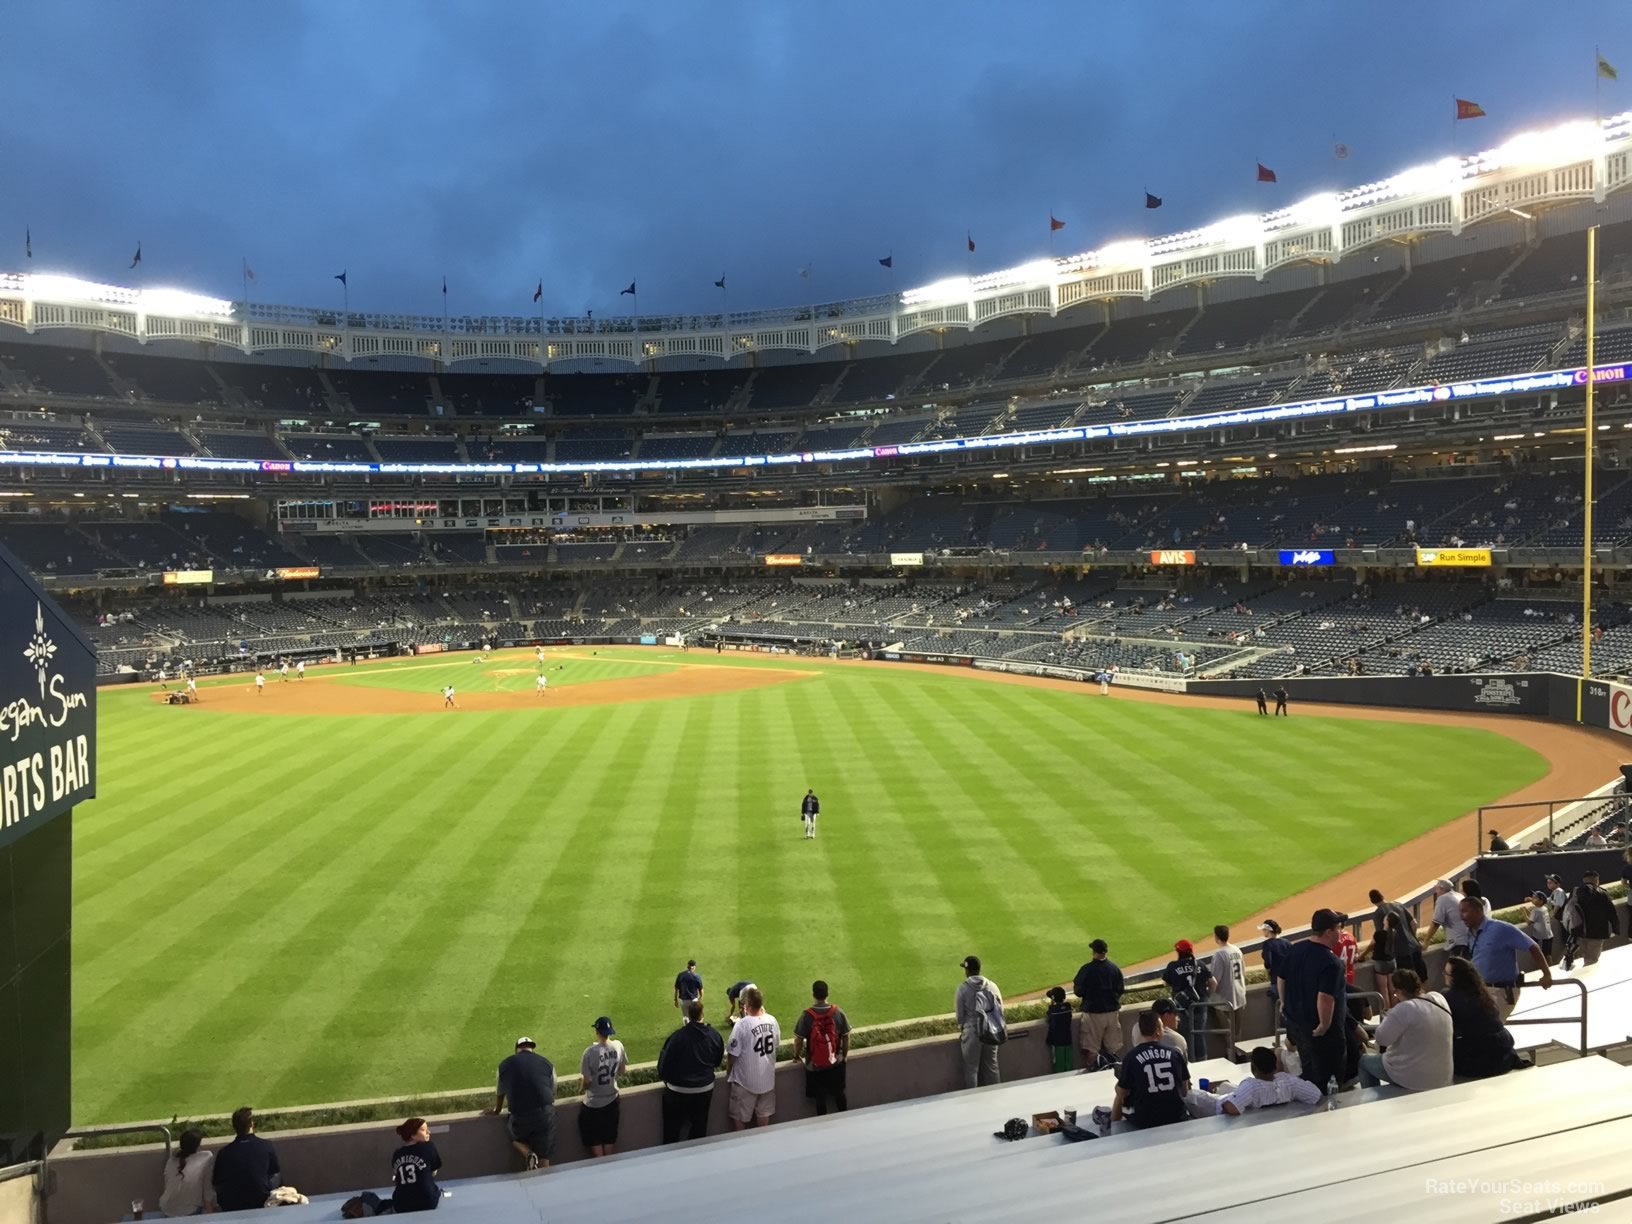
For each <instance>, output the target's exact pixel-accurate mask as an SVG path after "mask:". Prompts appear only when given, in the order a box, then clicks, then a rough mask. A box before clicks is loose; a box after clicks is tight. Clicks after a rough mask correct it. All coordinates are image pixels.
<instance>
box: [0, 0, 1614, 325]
mask: <svg viewBox="0 0 1632 1224" xmlns="http://www.w3.org/2000/svg"><path fill="white" fill-rule="evenodd" d="M1475 14H1476V16H1477V21H1474V20H1470V17H1471V16H1473V15H1475ZM1627 14H1628V10H1627V9H1626V8H1625V6H1623V5H1619V4H1615V3H1612V2H1610V0H1594V2H1591V3H1582V4H1577V5H1570V6H1567V7H1561V8H1560V11H1559V12H1557V13H1551V12H1550V13H1549V14H1548V19H1547V20H1546V21H1545V22H1538V21H1537V20H1536V19H1535V16H1536V9H1535V7H1534V6H1533V5H1529V4H1522V5H1521V4H1519V3H1512V2H1509V0H1491V2H1487V3H1485V4H1483V5H1480V6H1478V8H1477V10H1468V9H1465V8H1464V9H1455V8H1446V7H1443V6H1420V5H1418V6H1409V7H1408V6H1404V5H1398V6H1396V5H1391V4H1383V5H1378V6H1373V7H1372V8H1370V9H1367V10H1364V11H1362V10H1357V9H1354V8H1353V7H1350V6H1338V5H1322V4H1311V3H1308V2H1307V0H1302V2H1286V3H1271V2H1269V0H1260V2H1253V0H1234V2H1232V3H1228V4H1199V3H1198V4H1184V3H1180V4H1143V3H1141V4H1125V5H1117V4H1108V3H1091V2H1089V0H1075V2H1070V3H1055V2H1050V3H1042V2H1039V3H1023V2H1017V3H1012V4H1002V5H997V4H972V3H971V4H959V3H938V4H932V3H919V2H916V0H912V2H907V0H890V2H889V3H874V4H871V5H866V6H864V5H861V4H849V3H846V4H835V5H803V6H794V5H791V4H781V3H764V2H761V3H731V2H715V3H707V4H702V3H696V4H691V3H669V4H657V3H651V4H630V3H622V4H619V3H600V4H593V5H590V4H583V5H572V4H550V5H543V4H498V3H493V4H477V3H466V4H436V5H432V4H423V3H409V2H397V3H385V2H384V0H352V2H349V3H343V4H333V3H310V4H294V3H274V4H265V5H255V6H250V5H217V4H206V3H202V2H200V3H174V2H167V0H159V2H157V3H146V4H115V3H111V2H108V0H102V2H99V3H86V2H84V0H55V2H54V3H52V4H48V5H31V6H13V7H12V8H11V9H9V10H8V11H7V12H6V13H5V14H4V16H3V17H0V31H3V32H4V34H5V36H6V43H7V46H8V50H9V51H10V52H11V54H10V56H9V57H8V58H9V66H10V70H11V71H10V80H9V82H8V84H9V86H10V89H9V94H10V98H11V105H9V106H7V107H6V108H4V110H3V111H0V156H3V157H4V159H5V160H4V164H5V165H6V166H7V167H8V170H9V171H11V173H10V174H9V175H8V178H9V179H10V190H8V192H7V193H6V195H5V197H4V202H3V203H0V225H3V226H5V227H6V228H7V229H8V230H10V231H14V232H15V243H16V250H15V255H14V256H13V257H12V258H10V259H6V260H4V261H0V263H3V264H4V265H5V266H16V265H18V264H20V263H21V261H22V260H21V257H22V251H21V239H22V231H23V228H24V226H25V225H28V226H31V227H32V229H33V235H34V249H35V256H36V258H35V261H34V267H35V268H36V269H37V270H45V269H50V270H62V271H68V272H72V273H76V274H78V275H83V276H88V277H96V278H99V279H108V280H115V281H122V280H125V279H127V278H128V277H129V276H130V275H131V274H130V273H129V271H128V269H127V264H128V262H129V258H130V254H131V251H132V250H133V249H134V247H135V243H136V241H137V240H138V239H140V240H141V241H142V242H143V244H144V259H143V269H142V270H143V273H145V276H146V278H147V279H146V282H145V283H149V284H156V283H166V284H176V285H181V286H185V287H188V288H193V289H197V290H200V291H202V292H209V293H217V294H222V295H225V296H237V295H238V293H239V291H240V286H239V279H238V274H239V260H240V257H247V258H248V259H249V261H250V263H251V264H252V265H253V266H254V268H255V270H256V272H257V278H258V279H257V282H256V285H255V287H254V293H255V295H256V296H257V297H258V298H259V299H262V300H272V301H283V302H295V303H302V304H317V303H324V302H328V301H331V300H332V299H334V297H335V295H336V294H337V292H338V289H339V286H338V285H336V284H335V282H334V281H333V280H332V279H331V278H332V276H333V274H334V273H335V272H338V271H339V270H340V269H341V268H346V269H347V270H348V271H349V273H350V280H351V286H352V304H353V306H355V307H359V308H363V309H371V310H405V311H419V312H425V313H436V312H438V311H440V309H441V305H442V302H441V294H440V287H441V278H442V277H443V275H446V276H447V277H448V282H449V301H450V305H451V306H452V308H453V309H454V310H455V311H456V312H464V311H469V312H471V313H528V312H529V311H530V310H531V309H532V307H531V304H530V301H529V299H530V296H531V291H532V288H533V286H534V284H535V283H536V282H537V281H538V279H539V278H540V277H542V278H543V280H544V284H545V297H546V301H545V305H546V307H547V308H548V309H549V310H551V311H552V312H554V313H577V312H580V311H582V310H584V309H586V308H594V309H596V310H598V311H606V312H611V311H617V310H621V309H627V308H628V306H629V299H627V298H624V299H622V300H621V301H620V300H619V297H618V290H619V289H620V288H622V287H623V286H624V285H626V284H628V282H629V280H630V279H631V278H635V277H638V278H639V282H640V287H641V298H640V306H641V309H642V310H643V311H647V312H652V311H666V310H686V309H692V308H701V307H707V306H710V305H714V304H717V303H718V300H719V294H718V291H717V290H715V289H714V288H713V287H712V282H713V281H714V279H715V278H716V277H718V276H719V275H720V274H721V273H722V272H723V273H725V274H726V275H727V277H728V283H729V284H730V304H731V305H732V306H733V307H749V306H759V305H779V304H788V303H792V302H797V301H802V300H805V299H807V298H809V297H811V296H820V297H830V296H831V297H840V296H849V295H856V294H863V293H872V292H880V291H884V290H887V289H889V288H890V287H891V285H892V282H891V280H890V279H889V277H888V275H887V274H886V273H884V272H883V270H882V269H880V268H879V267H878V265H877V262H876V260H877V258H878V257H879V256H880V255H883V254H885V253H886V252H888V251H893V252H894V255H895V267H896V277H897V278H898V279H897V280H896V281H895V282H894V287H896V288H906V287H909V286H911V285H913V284H918V283H923V282H926V281H929V280H933V279H935V278H937V277H940V276H945V275H949V274H955V273H961V272H965V271H969V270H971V269H974V270H988V269H991V268H996V267H1001V266H1003V265H1005V264H1008V263H1012V262H1016V261H1019V260H1024V259H1028V258H1033V257H1036V256H1039V255H1042V254H1045V253H1047V252H1048V251H1049V239H1048V234H1047V217H1048V214H1049V213H1050V211H1052V212H1053V213H1054V214H1055V215H1057V216H1060V217H1062V218H1064V219H1065V220H1066V221H1067V222H1068V228H1067V229H1066V230H1065V231H1063V233H1061V234H1060V235H1058V236H1056V237H1055V239H1054V243H1055V247H1054V249H1055V251H1056V253H1061V254H1063V253H1066V252H1069V251H1074V250H1081V249H1085V248H1087V247H1090V246H1094V245H1099V244H1100V243H1102V242H1105V241H1109V240H1113V239H1115V238H1118V237H1128V236H1133V235H1141V234H1153V233H1162V232H1169V231H1172V230H1175V229H1179V228H1183V227H1186V226H1190V225H1195V224H1201V223H1205V222H1207V221H1209V220H1215V219H1217V218H1219V217H1223V216H1227V215H1230V214H1232V213H1236V212H1241V211H1255V210H1258V209H1262V208H1268V207H1275V206H1278V205H1279V204H1282V203H1287V202H1290V201H1293V200H1296V199H1298V198H1300V197H1301V196H1303V195H1305V194H1308V193H1310V192H1313V191H1316V190H1322V189H1327V188H1332V187H1340V186H1347V185H1353V184H1354V183H1358V182H1362V181H1365V180H1367V179H1369V178H1375V177H1378V176H1380V175H1383V174H1387V173H1389V172H1392V171H1394V170H1398V169H1401V168H1403V167H1405V166H1407V165H1411V164H1415V163H1418V162H1420V161H1423V160H1425V159H1428V158H1432V157H1437V156H1442V155H1444V154H1445V153H1447V152H1449V151H1450V149H1451V147H1452V142H1453V140H1458V141H1461V142H1462V151H1464V152H1467V151H1472V150H1473V149H1475V148H1478V147H1482V146H1483V145H1484V144H1488V143H1493V142H1495V141H1496V140H1499V139H1501V138H1502V137H1504V136H1506V135H1508V134H1511V133H1512V132H1515V131H1518V130H1520V129H1522V128H1525V127H1533V126H1538V125H1541V124H1544V123H1548V122H1552V121H1556V120H1559V119H1562V118H1566V117H1569V116H1577V115H1582V114H1590V113H1591V109H1592V107H1593V105H1594V85H1593V78H1592V72H1591V65H1592V54H1593V48H1594V47H1595V46H1601V47H1602V48H1603V49H1604V53H1605V54H1606V55H1607V56H1608V57H1609V58H1610V59H1611V60H1612V61H1616V62H1618V63H1620V64H1621V66H1622V67H1623V68H1624V67H1628V66H1629V65H1632V17H1629V16H1628V15H1627ZM1628 90H1632V85H1626V86H1622V85H1618V84H1611V83H1605V85H1604V86H1603V93H1604V97H1603V102H1604V107H1605V109H1606V110H1620V109H1632V95H1629V96H1626V97H1623V96H1621V95H1622V93H1623V92H1625V91H1628ZM1454 94H1460V95H1462V96H1465V97H1470V98H1475V99H1477V100H1478V101H1480V102H1481V103H1482V104H1483V105H1484V106H1485V108H1486V109H1487V110H1488V111H1489V112H1490V116H1491V117H1490V118H1489V119H1486V120H1479V121H1477V124H1470V125H1463V128H1462V129H1461V130H1457V131H1453V127H1452V124H1451V122H1450V101H1451V97H1452V95H1454ZM1334 136H1335V137H1336V138H1337V139H1340V140H1343V141H1344V142H1346V143H1347V144H1349V145H1350V146H1351V147H1352V149H1353V156H1352V157H1351V159H1350V160H1349V161H1348V162H1345V163H1338V162H1335V161H1334V160H1333V159H1332V158H1331V156H1330V149H1331V144H1332V141H1333V139H1334ZM1258 160H1262V161H1264V162H1266V163H1267V164H1269V165H1271V166H1273V167H1274V168H1275V169H1276V171H1277V172H1278V173H1279V175H1280V180H1281V183H1280V185H1279V186H1278V187H1275V188H1267V187H1264V186H1261V185H1259V184H1257V183H1255V182H1253V180H1252V167H1253V163H1254V162H1255V161H1258ZM1146 188H1149V189H1150V190H1152V191H1155V192H1156V193H1157V194H1159V195H1162V196H1163V197H1165V199H1166V200H1167V206H1166V207H1165V208H1163V209H1162V210H1161V211H1160V212H1159V213H1145V212H1144V211H1143V210H1142V209H1141V208H1140V201H1141V200H1142V192H1143V191H1144V190H1145V189H1146ZM966 231H970V232H973V233H974V234H975V237H976V240H977V242H978V244H979V250H978V252H977V255H976V257H975V259H974V260H973V261H971V260H970V259H969V257H968V256H967V255H966V254H965V253H964V250H963V242H964V235H965V232H966ZM5 232H6V230H0V246H3V245H4V244H5V241H6V239H5V237H4V235H5ZM807 264H808V265H810V267H811V268H812V276H811V279H810V280H809V281H808V282H807V281H804V280H801V278H800V276H799V269H800V268H801V267H804V266H805V265H807Z"/></svg>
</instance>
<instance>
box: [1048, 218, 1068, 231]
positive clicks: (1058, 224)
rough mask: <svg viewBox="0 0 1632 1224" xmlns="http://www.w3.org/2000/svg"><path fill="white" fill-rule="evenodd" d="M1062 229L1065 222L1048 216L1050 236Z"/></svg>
mask: <svg viewBox="0 0 1632 1224" xmlns="http://www.w3.org/2000/svg"><path fill="white" fill-rule="evenodd" d="M1064 228H1065V222H1064V221H1061V220H1060V219H1059V218H1058V217H1056V216H1055V215H1054V214H1053V213H1049V214H1048V232H1049V233H1051V234H1052V233H1053V232H1054V231H1055V230H1062V229H1064Z"/></svg>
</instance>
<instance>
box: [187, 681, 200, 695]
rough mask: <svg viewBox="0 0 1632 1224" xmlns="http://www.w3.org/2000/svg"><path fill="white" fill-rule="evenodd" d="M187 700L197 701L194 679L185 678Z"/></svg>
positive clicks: (196, 682)
mask: <svg viewBox="0 0 1632 1224" xmlns="http://www.w3.org/2000/svg"><path fill="white" fill-rule="evenodd" d="M187 699H188V700H189V701H197V700H198V680H197V678H196V677H193V676H188V677H187Z"/></svg>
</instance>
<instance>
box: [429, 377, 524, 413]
mask: <svg viewBox="0 0 1632 1224" xmlns="http://www.w3.org/2000/svg"><path fill="white" fill-rule="evenodd" d="M436 381H437V384H438V385H439V386H440V387H441V388H442V396H441V400H440V401H439V402H441V403H442V404H443V405H444V406H447V407H451V408H452V409H453V411H454V412H455V413H457V414H458V415H459V416H497V417H521V416H531V415H532V414H533V411H534V409H535V407H536V404H535V397H536V396H537V394H538V376H537V375H535V374H461V373H459V372H458V371H457V370H455V371H453V372H449V373H443V374H439V375H437V379H436Z"/></svg>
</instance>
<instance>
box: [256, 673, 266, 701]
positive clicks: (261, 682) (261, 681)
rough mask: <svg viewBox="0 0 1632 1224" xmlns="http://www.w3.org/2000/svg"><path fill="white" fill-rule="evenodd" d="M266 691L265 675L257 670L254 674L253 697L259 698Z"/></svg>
mask: <svg viewBox="0 0 1632 1224" xmlns="http://www.w3.org/2000/svg"><path fill="white" fill-rule="evenodd" d="M265 691H266V673H265V672H264V671H259V670H257V671H256V673H255V696H257V697H259V696H260V695H261V694H262V693H264V692H265Z"/></svg>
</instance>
